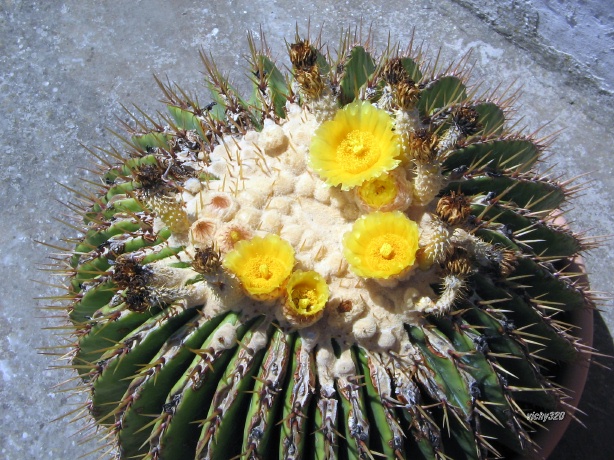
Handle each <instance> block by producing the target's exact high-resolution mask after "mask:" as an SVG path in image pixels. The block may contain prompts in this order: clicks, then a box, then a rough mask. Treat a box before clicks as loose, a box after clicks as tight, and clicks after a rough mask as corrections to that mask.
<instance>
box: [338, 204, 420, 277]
mask: <svg viewBox="0 0 614 460" xmlns="http://www.w3.org/2000/svg"><path fill="white" fill-rule="evenodd" d="M418 238H419V230H418V224H416V222H414V221H412V220H410V219H409V218H408V217H407V216H405V214H403V213H402V212H399V211H394V212H373V213H371V214H367V215H365V216H363V217H361V218H360V219H358V220H357V221H356V222H355V223H354V226H353V227H352V230H351V231H350V232H347V233H346V234H345V235H343V254H344V256H345V258H346V260H347V261H348V264H349V265H350V268H351V270H352V271H353V272H354V273H356V274H357V275H358V276H362V277H365V278H379V279H388V278H391V277H400V276H403V275H405V274H406V273H407V271H408V270H410V269H411V268H412V267H413V265H414V262H415V261H416V251H417V250H418Z"/></svg>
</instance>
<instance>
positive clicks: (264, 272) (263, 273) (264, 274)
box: [258, 264, 271, 280]
mask: <svg viewBox="0 0 614 460" xmlns="http://www.w3.org/2000/svg"><path fill="white" fill-rule="evenodd" d="M258 273H259V274H260V278H264V279H265V280H268V279H269V278H270V277H271V270H269V266H268V265H267V264H260V267H258Z"/></svg>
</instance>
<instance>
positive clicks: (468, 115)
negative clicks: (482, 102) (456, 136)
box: [452, 107, 482, 136]
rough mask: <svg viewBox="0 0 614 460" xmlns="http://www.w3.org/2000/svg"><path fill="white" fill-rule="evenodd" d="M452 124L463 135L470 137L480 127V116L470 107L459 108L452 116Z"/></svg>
mask: <svg viewBox="0 0 614 460" xmlns="http://www.w3.org/2000/svg"><path fill="white" fill-rule="evenodd" d="M452 119H453V120H454V124H455V125H456V126H457V127H458V129H459V130H460V131H461V132H462V133H463V134H464V135H465V136H471V135H472V134H475V133H477V132H478V131H479V130H480V128H481V127H482V125H481V124H480V121H479V120H480V114H479V113H478V112H477V110H475V109H474V108H472V107H460V108H458V109H457V110H455V111H454V113H453V114H452Z"/></svg>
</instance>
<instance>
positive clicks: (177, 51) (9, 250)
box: [0, 0, 614, 460]
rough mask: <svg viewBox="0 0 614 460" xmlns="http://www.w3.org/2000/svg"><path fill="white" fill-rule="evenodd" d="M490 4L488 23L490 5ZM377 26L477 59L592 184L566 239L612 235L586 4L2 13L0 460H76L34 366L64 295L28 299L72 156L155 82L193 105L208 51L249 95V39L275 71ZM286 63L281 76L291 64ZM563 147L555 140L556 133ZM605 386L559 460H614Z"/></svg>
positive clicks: (606, 64)
mask: <svg viewBox="0 0 614 460" xmlns="http://www.w3.org/2000/svg"><path fill="white" fill-rule="evenodd" d="M492 4H496V5H497V6H492ZM361 19H362V23H363V24H364V25H365V27H367V26H368V25H372V26H373V33H374V38H375V43H376V45H378V46H379V47H380V48H381V47H382V46H384V45H385V42H386V40H387V39H388V32H390V34H391V37H392V40H395V41H396V40H398V41H400V42H401V43H406V42H407V41H408V40H409V38H410V36H411V33H412V30H414V29H415V35H416V38H417V39H418V40H420V41H421V40H424V41H425V42H426V43H428V44H429V45H430V46H431V49H432V50H434V51H436V50H437V49H438V48H440V47H441V49H442V57H443V59H444V60H452V59H456V58H459V57H460V56H461V55H462V54H464V53H465V52H467V51H468V50H469V49H471V48H473V55H472V58H473V60H474V62H475V71H474V76H473V79H472V81H474V82H478V81H484V82H486V85H490V86H493V87H494V86H496V85H497V84H498V83H502V87H506V86H508V85H510V84H511V85H512V87H513V88H514V89H516V88H521V89H522V95H521V96H520V98H519V102H518V104H517V108H518V112H517V113H518V116H519V117H522V119H521V121H520V125H523V126H524V125H526V127H527V131H529V132H530V131H533V130H535V129H536V128H538V127H540V126H542V125H543V124H544V123H545V122H551V123H550V124H549V125H547V126H546V127H545V128H544V129H543V130H542V131H541V133H542V134H553V133H558V135H557V137H556V140H555V141H554V142H553V144H552V147H551V149H550V150H551V152H552V155H551V157H550V158H549V160H548V163H547V165H548V166H552V167H553V172H552V174H554V175H562V176H563V177H565V178H571V177H575V176H578V175H582V174H585V173H586V174H588V175H587V176H584V177H582V178H581V179H579V182H580V183H582V182H588V185H587V186H586V188H585V189H584V191H582V192H581V193H580V194H579V196H578V197H577V198H576V199H575V201H574V202H573V205H572V207H571V209H570V211H569V214H568V215H569V216H570V218H571V220H573V221H574V222H573V226H574V228H575V229H584V230H586V231H587V232H588V234H589V235H606V234H610V235H611V234H612V233H614V231H613V229H614V213H613V211H612V210H613V209H614V179H613V177H614V131H613V130H612V126H613V125H614V109H613V106H614V104H613V101H614V97H613V94H612V91H613V89H614V70H613V69H614V65H612V64H614V5H612V4H611V3H610V2H600V1H599V0H587V1H583V2H572V1H567V0H558V1H554V0H541V1H540V0H535V1H529V0H524V1H522V0H513V1H511V0H510V1H500V2H488V1H485V0H457V1H452V0H423V1H416V0H369V1H365V0H355V1H340V0H334V1H330V0H315V1H313V2H297V1H292V0H268V1H263V0H222V1H215V2H214V1H202V0H200V1H199V0H174V1H173V2H168V1H164V0H149V1H144V0H143V1H141V0H133V1H130V2H125V1H120V0H107V1H103V2H100V1H96V2H95V1H91V0H66V1H59V0H56V1H47V2H37V1H34V0H31V1H26V0H0V116H1V117H2V118H1V121H0V139H1V142H0V184H1V185H0V266H1V267H2V271H1V276H0V294H1V295H0V426H2V429H1V430H0V458H2V459H8V460H14V459H34V458H36V459H44V458H52V459H64V460H71V459H77V458H80V457H81V456H83V455H84V454H85V453H87V452H88V451H89V450H90V449H93V448H95V444H94V443H91V442H90V443H86V444H85V445H79V440H80V436H79V435H73V433H74V432H75V431H76V430H77V429H79V428H80V427H81V425H79V423H77V424H74V425H68V424H67V421H66V420H62V421H59V422H53V421H52V420H53V419H55V418H56V417H58V416H60V415H62V414H63V413H65V412H67V411H68V410H69V408H70V407H71V406H70V404H71V403H76V402H78V401H76V400H74V399H73V398H69V397H68V395H67V394H64V393H56V392H54V390H53V386H54V385H56V384H57V383H58V382H61V381H62V380H64V379H67V378H70V377H71V376H72V374H71V373H69V372H64V371H57V370H54V371H51V370H48V367H49V365H50V363H51V360H50V358H49V357H48V356H44V355H43V354H42V353H41V349H42V348H44V347H47V346H50V345H53V344H57V343H58V339H57V338H56V337H55V336H54V331H53V330H45V329H43V328H44V327H48V326H50V325H53V324H57V323H54V322H53V321H51V320H49V319H45V318H44V316H45V315H44V314H43V313H41V312H40V311H39V310H38V309H37V307H40V306H42V305H44V304H47V303H48V301H41V300H32V299H33V298H35V297H40V296H44V295H53V294H57V293H58V291H57V290H54V289H53V288H51V287H49V286H45V285H42V284H39V283H37V282H36V281H42V282H46V283H52V284H55V283H61V280H60V279H58V278H56V277H54V276H51V275H49V274H48V273H47V272H44V271H38V270H37V267H38V266H40V264H44V263H46V261H47V259H48V257H50V256H53V252H54V251H53V250H52V249H49V248H47V247H45V246H42V245H40V244H38V243H36V242H35V241H42V242H46V243H49V244H57V245H62V242H61V239H62V238H67V237H71V236H73V235H74V231H73V230H72V229H70V228H68V227H66V226H64V225H62V224H60V223H58V221H57V220H58V219H59V220H64V217H63V214H64V213H65V212H66V210H65V208H64V207H63V206H62V205H61V202H64V201H66V200H69V199H74V197H72V195H71V193H70V192H69V191H67V190H66V189H64V188H62V187H61V186H60V185H58V184H57V183H58V182H59V183H61V184H65V185H66V186H69V187H73V186H77V187H78V186H79V185H78V184H79V178H82V177H85V176H86V173H85V172H83V171H82V170H81V168H82V167H84V166H87V165H88V163H89V161H90V160H89V158H88V157H87V155H86V154H85V151H84V149H83V148H82V147H80V144H85V145H87V146H107V145H109V144H111V145H116V146H119V141H118V140H117V139H116V138H114V136H113V135H112V134H111V133H109V131H107V130H106V128H112V129H116V128H118V126H119V123H118V121H117V117H119V118H120V119H126V118H127V117H126V115H125V113H124V112H123V110H122V108H121V106H120V103H124V104H128V105H130V104H131V103H134V104H136V105H138V106H139V107H141V108H143V109H144V110H145V111H149V112H154V111H156V110H162V109H163V106H162V105H161V104H160V103H158V102H157V101H158V100H159V99H160V98H161V93H160V91H159V90H158V89H157V88H156V86H155V84H154V81H153V75H154V74H155V75H159V76H162V77H164V76H167V75H168V77H169V78H170V79H171V80H174V81H177V82H178V83H180V84H181V85H182V86H183V87H185V88H189V89H193V90H194V92H196V93H197V94H199V95H200V96H201V97H200V100H203V101H204V100H206V99H207V98H208V97H207V94H206V91H205V89H204V88H203V86H202V76H201V73H200V72H201V70H202V68H201V63H200V61H199V58H198V52H199V50H200V49H204V50H205V51H206V52H207V53H209V52H210V53H212V54H213V55H214V56H215V57H216V60H217V62H218V64H219V67H220V68H221V69H223V70H225V71H227V72H229V73H230V75H231V76H232V77H233V79H234V80H235V81H243V82H245V81H246V79H245V78H244V76H243V70H242V69H243V67H244V64H245V60H244V58H243V56H244V55H245V54H246V53H247V51H248V48H247V42H246V32H247V31H248V30H252V31H255V32H256V33H258V30H259V28H260V27H262V29H263V30H264V32H265V33H266V36H267V40H268V43H269V45H270V46H271V48H272V51H273V55H274V56H280V57H282V56H283V52H284V48H285V42H284V39H288V40H292V39H293V37H294V31H295V27H296V26H298V29H299V30H300V31H301V33H304V32H305V31H306V30H307V23H308V20H311V28H312V33H314V32H317V31H318V30H319V28H320V25H322V35H323V37H324V38H326V39H328V40H330V41H331V43H333V44H334V43H336V41H337V38H338V36H339V33H340V31H341V29H342V28H347V27H355V26H356V25H358V24H360V21H361ZM283 62H286V61H283ZM559 130H560V131H559ZM587 266H588V270H589V272H590V274H591V279H592V286H593V289H594V290H595V291H602V292H612V273H613V272H614V253H613V251H612V243H611V241H609V242H607V241H606V242H604V243H603V244H602V246H601V247H600V248H599V249H597V250H594V251H592V252H591V253H590V254H588V255H587ZM611 306H612V305H611V302H606V303H605V304H604V306H603V309H602V311H601V312H600V313H599V314H597V315H596V316H595V327H596V337H595V343H596V346H597V348H598V349H599V350H600V351H602V352H604V353H606V354H614V346H613V344H612V332H613V331H614V310H612V308H611ZM611 378H612V374H611V373H609V372H608V371H606V370H604V369H603V368H602V367H599V366H594V365H593V366H592V367H591V370H590V374H589V381H588V384H587V389H586V392H585V394H584V397H583V400H582V403H581V409H582V410H583V411H585V412H586V415H585V416H583V417H582V420H583V422H584V424H585V425H586V426H587V428H584V427H582V426H580V425H579V424H577V423H573V424H572V425H571V427H570V429H569V431H568V432H567V434H566V435H565V437H564V439H563V441H562V443H561V444H560V446H559V448H558V450H557V451H556V452H555V454H554V455H553V458H561V459H572V458H592V459H601V458H611V457H609V454H610V452H611V449H610V448H611V446H612V440H611V437H612V433H614V418H613V417H612V414H614V396H613V394H614V392H613V391H612V385H611V383H610V382H611Z"/></svg>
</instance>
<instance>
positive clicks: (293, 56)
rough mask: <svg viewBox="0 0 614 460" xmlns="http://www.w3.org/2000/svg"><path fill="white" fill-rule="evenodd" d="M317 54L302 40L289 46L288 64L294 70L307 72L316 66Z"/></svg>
mask: <svg viewBox="0 0 614 460" xmlns="http://www.w3.org/2000/svg"><path fill="white" fill-rule="evenodd" d="M317 60H318V53H317V52H316V49H315V48H314V47H313V46H311V45H310V44H309V41H307V40H304V41H300V42H298V43H292V44H291V45H290V62H292V66H294V68H295V69H298V70H303V71H307V70H310V69H311V68H312V67H314V66H315V65H316V62H317Z"/></svg>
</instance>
